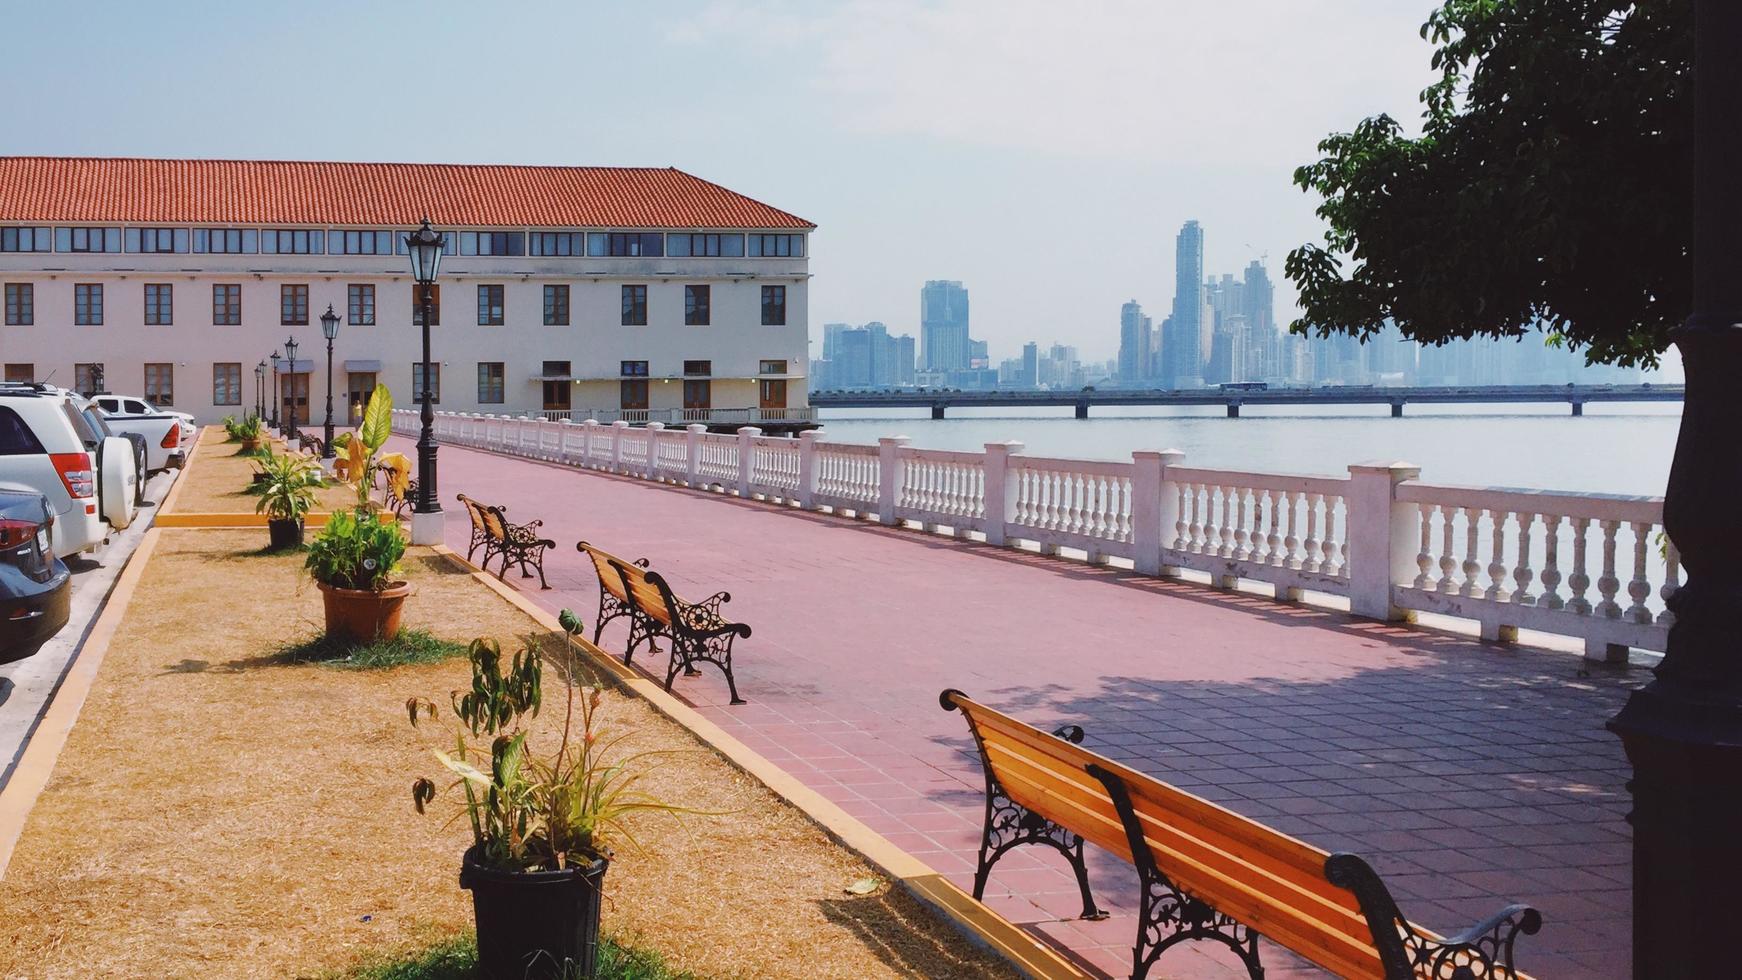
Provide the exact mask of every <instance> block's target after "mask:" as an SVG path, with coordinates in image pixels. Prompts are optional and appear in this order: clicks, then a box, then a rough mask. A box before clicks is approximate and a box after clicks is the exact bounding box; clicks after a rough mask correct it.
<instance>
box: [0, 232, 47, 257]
mask: <svg viewBox="0 0 1742 980" xmlns="http://www.w3.org/2000/svg"><path fill="white" fill-rule="evenodd" d="M53 244H54V238H53V236H52V235H50V233H49V229H47V228H0V252H47V251H49V247H50V246H52V245H53Z"/></svg>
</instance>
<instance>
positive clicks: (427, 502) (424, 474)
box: [411, 283, 442, 514]
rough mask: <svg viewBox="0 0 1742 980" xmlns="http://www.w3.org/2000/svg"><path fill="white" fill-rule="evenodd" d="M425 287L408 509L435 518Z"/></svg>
mask: <svg viewBox="0 0 1742 980" xmlns="http://www.w3.org/2000/svg"><path fill="white" fill-rule="evenodd" d="M429 290H430V287H429V284H428V283H423V284H422V287H421V288H420V289H419V290H418V300H417V304H418V308H419V310H420V311H421V312H422V314H423V392H422V398H421V401H422V402H423V411H422V413H421V418H422V421H423V429H422V431H421V432H419V433H418V436H417V500H416V501H415V502H414V503H413V505H412V508H411V509H412V512H413V513H416V514H439V513H441V511H442V506H441V504H440V503H439V502H437V500H436V440H435V407H434V404H433V403H432V402H431V401H430V394H431V392H432V391H433V390H434V386H432V385H431V384H430V380H431V379H430V360H429V299H430V296H429Z"/></svg>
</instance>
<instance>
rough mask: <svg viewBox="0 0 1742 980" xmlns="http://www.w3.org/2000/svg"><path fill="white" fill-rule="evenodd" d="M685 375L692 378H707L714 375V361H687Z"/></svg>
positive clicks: (684, 364)
mask: <svg viewBox="0 0 1742 980" xmlns="http://www.w3.org/2000/svg"><path fill="white" fill-rule="evenodd" d="M683 373H684V374H685V375H686V376H688V377H692V378H705V377H707V376H708V375H710V374H713V373H714V362H713V361H685V362H683Z"/></svg>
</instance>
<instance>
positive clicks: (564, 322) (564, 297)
mask: <svg viewBox="0 0 1742 980" xmlns="http://www.w3.org/2000/svg"><path fill="white" fill-rule="evenodd" d="M544 325H545V326H547V327H566V326H568V325H569V287H567V286H546V287H544Z"/></svg>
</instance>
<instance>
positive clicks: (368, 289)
mask: <svg viewBox="0 0 1742 980" xmlns="http://www.w3.org/2000/svg"><path fill="white" fill-rule="evenodd" d="M345 308H346V310H347V311H349V315H348V317H347V318H346V322H347V323H349V324H350V325H351V326H353V327H373V326H374V325H375V287H374V286H373V285H371V284H369V283H357V284H354V285H350V286H347V287H345Z"/></svg>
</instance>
